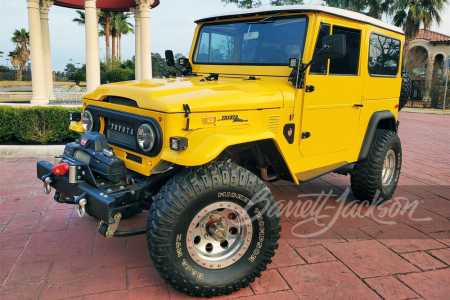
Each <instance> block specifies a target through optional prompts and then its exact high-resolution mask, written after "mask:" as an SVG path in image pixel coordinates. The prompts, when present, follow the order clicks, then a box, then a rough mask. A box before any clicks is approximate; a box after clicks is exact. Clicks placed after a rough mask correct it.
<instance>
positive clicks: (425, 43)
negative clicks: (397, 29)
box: [404, 29, 450, 101]
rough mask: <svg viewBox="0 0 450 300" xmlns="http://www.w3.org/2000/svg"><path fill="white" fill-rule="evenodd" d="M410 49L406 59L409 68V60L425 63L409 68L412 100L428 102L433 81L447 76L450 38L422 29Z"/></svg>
mask: <svg viewBox="0 0 450 300" xmlns="http://www.w3.org/2000/svg"><path fill="white" fill-rule="evenodd" d="M408 49H409V51H407V52H406V53H405V57H404V61H405V64H406V66H407V68H408V59H409V61H414V60H418V58H419V57H420V59H419V61H420V62H422V61H423V63H417V62H416V64H420V65H417V66H414V67H413V68H411V67H410V68H409V69H410V73H411V77H412V79H413V94H412V99H413V100H419V101H422V99H424V100H427V99H428V98H429V96H430V95H429V87H430V84H431V81H432V79H433V78H436V77H440V78H442V77H443V76H445V74H446V70H445V69H444V62H445V60H446V59H448V58H449V57H450V36H448V35H445V34H442V33H439V32H435V31H431V30H428V29H420V30H419V33H418V35H417V37H416V38H415V39H414V40H412V41H411V42H410V44H409V46H408ZM418 54H419V55H418ZM413 64H414V63H413ZM411 69H412V70H411Z"/></svg>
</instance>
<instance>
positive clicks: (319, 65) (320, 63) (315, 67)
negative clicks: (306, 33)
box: [309, 24, 331, 74]
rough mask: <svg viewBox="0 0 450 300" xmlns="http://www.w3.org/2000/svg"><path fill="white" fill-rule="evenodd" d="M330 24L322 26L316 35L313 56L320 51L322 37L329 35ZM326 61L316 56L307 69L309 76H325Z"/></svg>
mask: <svg viewBox="0 0 450 300" xmlns="http://www.w3.org/2000/svg"><path fill="white" fill-rule="evenodd" d="M330 28H331V26H330V24H322V25H320V28H319V34H318V35H317V41H316V47H315V48H314V54H313V55H315V54H316V53H317V52H318V51H319V50H320V49H322V39H323V37H324V36H327V35H330ZM327 67H328V60H327V59H325V58H323V57H322V56H320V55H319V56H318V57H317V58H316V59H315V60H314V61H313V63H312V64H311V67H310V69H309V74H327Z"/></svg>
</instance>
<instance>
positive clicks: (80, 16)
mask: <svg viewBox="0 0 450 300" xmlns="http://www.w3.org/2000/svg"><path fill="white" fill-rule="evenodd" d="M76 12H77V14H78V18H74V19H73V20H72V22H75V23H77V24H78V25H80V26H84V25H85V24H86V15H85V13H84V11H82V10H77V11H76Z"/></svg>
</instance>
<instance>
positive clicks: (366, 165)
mask: <svg viewBox="0 0 450 300" xmlns="http://www.w3.org/2000/svg"><path fill="white" fill-rule="evenodd" d="M401 168H402V145H401V143H400V139H399V138H398V135H397V134H396V133H395V132H393V131H389V130H384V129H377V130H376V131H375V135H374V137H373V140H372V145H371V147H370V150H369V154H368V155H367V157H366V158H365V159H363V160H361V161H358V162H357V163H356V164H355V167H354V168H353V171H352V174H351V186H352V192H353V194H354V195H355V196H356V198H358V199H359V200H368V201H370V202H372V203H375V204H380V203H383V202H385V201H387V200H389V199H391V197H392V196H393V195H394V192H395V189H396V188H397V183H398V179H399V176H400V170H401Z"/></svg>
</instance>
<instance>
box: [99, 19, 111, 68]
mask: <svg viewBox="0 0 450 300" xmlns="http://www.w3.org/2000/svg"><path fill="white" fill-rule="evenodd" d="M110 23H111V14H110V13H109V12H108V11H106V12H102V13H101V15H100V19H99V24H100V26H101V27H102V30H101V31H100V36H104V37H105V40H106V66H107V69H109V68H110V64H111V44H110V40H111V38H110V36H111V29H110Z"/></svg>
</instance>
